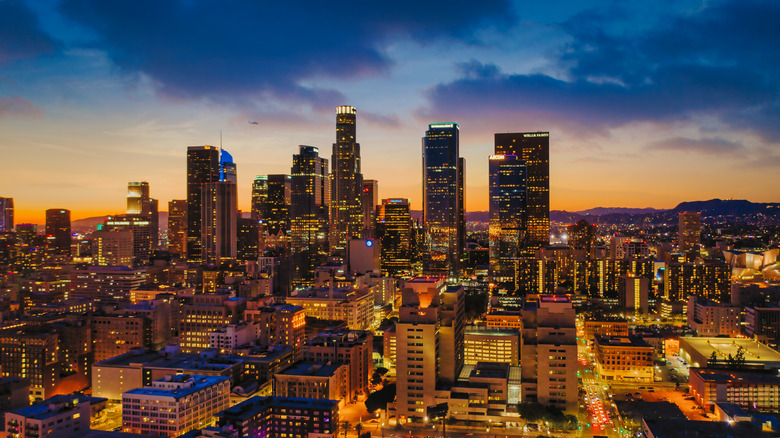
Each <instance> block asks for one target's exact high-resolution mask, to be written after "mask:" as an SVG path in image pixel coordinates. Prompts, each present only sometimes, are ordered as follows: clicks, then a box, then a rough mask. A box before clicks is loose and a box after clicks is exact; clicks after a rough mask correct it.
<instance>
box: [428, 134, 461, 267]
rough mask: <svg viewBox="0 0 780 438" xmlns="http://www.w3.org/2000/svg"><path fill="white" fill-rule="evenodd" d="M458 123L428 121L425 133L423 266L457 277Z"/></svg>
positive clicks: (458, 253) (459, 171) (458, 219)
mask: <svg viewBox="0 0 780 438" xmlns="http://www.w3.org/2000/svg"><path fill="white" fill-rule="evenodd" d="M459 138H460V128H459V127H458V124H457V123H435V124H430V125H428V130H427V131H426V132H425V137H423V141H422V143H423V147H422V149H423V151H422V152H423V153H422V155H423V227H424V233H425V248H426V251H425V253H424V259H423V270H424V271H425V272H428V273H438V274H445V275H449V276H455V277H457V276H458V275H459V271H460V258H461V254H462V252H463V247H464V240H465V234H464V231H465V230H464V229H463V223H462V222H463V216H464V212H463V210H462V208H463V205H464V201H463V188H462V187H461V183H462V182H463V171H464V169H463V161H462V160H461V159H460V156H459V153H460V152H459Z"/></svg>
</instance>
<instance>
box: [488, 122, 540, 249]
mask: <svg viewBox="0 0 780 438" xmlns="http://www.w3.org/2000/svg"><path fill="white" fill-rule="evenodd" d="M495 154H496V155H516V156H517V158H518V159H519V160H521V161H524V162H525V164H526V190H525V196H526V201H525V218H526V220H525V228H526V236H525V243H521V245H520V254H519V255H520V256H521V257H533V256H534V253H535V251H536V250H537V249H539V248H541V247H543V246H547V245H549V244H550V133H549V132H513V133H497V134H495Z"/></svg>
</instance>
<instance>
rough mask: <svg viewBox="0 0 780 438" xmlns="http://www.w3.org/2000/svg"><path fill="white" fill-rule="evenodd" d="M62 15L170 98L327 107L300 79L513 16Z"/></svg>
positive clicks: (453, 11)
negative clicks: (397, 44) (398, 45)
mask: <svg viewBox="0 0 780 438" xmlns="http://www.w3.org/2000/svg"><path fill="white" fill-rule="evenodd" d="M62 11H63V12H64V14H65V15H66V16H67V17H69V18H71V19H73V20H75V21H76V22H78V23H80V24H81V25H84V26H87V27H88V28H90V29H92V30H93V31H94V32H96V34H97V35H99V38H98V39H97V41H95V42H94V43H93V44H94V45H95V46H96V47H98V48H100V49H103V50H105V51H106V53H108V56H109V57H110V58H111V59H112V60H113V61H114V62H116V63H117V64H118V65H119V66H120V67H122V68H123V69H125V70H126V71H129V72H142V73H144V74H147V75H149V76H150V77H151V78H153V79H154V80H155V81H157V83H158V84H159V86H160V89H161V91H162V92H164V93H165V94H168V95H170V96H174V97H179V98H200V97H209V98H214V99H219V98H220V97H226V98H230V99H235V98H236V97H240V96H245V95H247V94H249V95H251V96H252V97H253V98H257V97H258V96H259V97H262V96H264V95H268V96H272V97H275V98H282V99H292V100H304V101H310V102H314V103H315V104H316V103H318V102H319V103H322V104H327V105H331V104H333V103H335V101H337V100H339V99H340V97H341V95H340V94H339V93H338V92H334V91H329V90H317V89H312V88H310V87H307V86H305V85H302V84H304V83H305V81H306V80H307V79H312V78H319V77H336V78H355V77H360V76H362V75H369V74H377V73H381V72H384V71H386V70H387V69H388V68H390V67H391V65H392V60H391V59H389V58H388V57H387V55H386V54H385V52H384V48H385V47H386V45H387V44H388V43H389V42H390V39H391V38H393V39H394V38H398V37H408V38H412V39H414V40H417V41H420V42H427V41H430V40H432V39H442V38H444V39H458V40H461V41H466V42H471V41H473V39H474V33H475V31H476V30H478V29H481V28H484V27H485V26H488V25H496V24H497V25H499V26H501V25H506V24H508V23H510V20H509V18H508V17H510V16H511V8H510V5H509V4H508V1H507V0H489V1H483V2H479V3H477V2H471V1H468V0H460V1H455V2H453V1H449V2H443V1H430V2H428V1H426V2H416V1H395V2H379V3H377V2H370V1H365V0H363V1H338V2H319V1H314V2H300V1H298V2H296V1H290V2H286V1H276V2H258V1H222V0H220V1H216V0H211V1H185V0H171V1H163V2H160V1H157V0H139V1H131V2H130V1H129V2H114V1H104V0H66V1H65V3H64V4H63V6H62Z"/></svg>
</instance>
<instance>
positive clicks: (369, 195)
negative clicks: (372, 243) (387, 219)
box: [360, 179, 379, 239]
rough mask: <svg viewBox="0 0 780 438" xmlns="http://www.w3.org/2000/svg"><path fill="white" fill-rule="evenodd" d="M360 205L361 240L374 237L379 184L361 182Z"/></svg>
mask: <svg viewBox="0 0 780 438" xmlns="http://www.w3.org/2000/svg"><path fill="white" fill-rule="evenodd" d="M361 198H362V199H361V201H360V202H361V204H362V205H363V238H364V239H370V238H372V237H375V236H374V234H375V231H376V230H375V227H376V208H377V204H378V203H379V183H378V182H377V181H376V180H374V179H366V180H363V190H362V191H361Z"/></svg>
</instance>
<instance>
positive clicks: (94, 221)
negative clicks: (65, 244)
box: [70, 215, 108, 231]
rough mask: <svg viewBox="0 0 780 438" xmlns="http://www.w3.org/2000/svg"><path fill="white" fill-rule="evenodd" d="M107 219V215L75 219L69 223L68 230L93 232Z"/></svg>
mask: <svg viewBox="0 0 780 438" xmlns="http://www.w3.org/2000/svg"><path fill="white" fill-rule="evenodd" d="M107 217H108V215H106V216H95V217H88V218H84V219H76V220H75V221H70V228H71V229H72V230H73V231H88V230H94V229H95V227H96V226H97V225H98V224H102V223H104V222H105V221H106V218H107Z"/></svg>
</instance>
